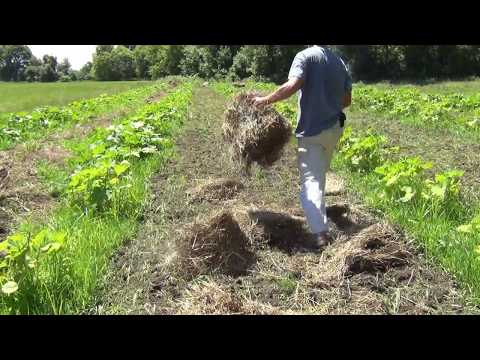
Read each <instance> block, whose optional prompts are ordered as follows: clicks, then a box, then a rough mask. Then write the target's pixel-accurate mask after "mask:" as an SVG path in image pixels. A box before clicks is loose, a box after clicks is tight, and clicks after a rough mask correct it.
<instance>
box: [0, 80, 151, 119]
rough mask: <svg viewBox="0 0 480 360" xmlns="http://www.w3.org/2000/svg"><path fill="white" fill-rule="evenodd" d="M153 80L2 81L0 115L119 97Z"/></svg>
mask: <svg viewBox="0 0 480 360" xmlns="http://www.w3.org/2000/svg"><path fill="white" fill-rule="evenodd" d="M150 83H151V82H150V81H105V82H102V81H75V82H69V83H25V82H22V83H13V82H0V94H1V96H0V114H1V113H5V112H17V111H30V110H33V109H34V108H36V107H38V106H43V105H58V106H61V105H66V104H68V103H69V102H71V101H73V100H78V99H89V98H93V97H96V96H99V95H101V94H116V93H119V92H122V91H126V90H129V89H133V88H136V87H139V86H145V85H148V84H150Z"/></svg>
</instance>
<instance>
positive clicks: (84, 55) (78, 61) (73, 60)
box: [28, 45, 96, 70]
mask: <svg viewBox="0 0 480 360" xmlns="http://www.w3.org/2000/svg"><path fill="white" fill-rule="evenodd" d="M28 47H29V48H30V50H32V53H33V55H35V57H37V58H42V57H43V55H52V56H56V57H57V60H58V62H60V61H62V60H63V59H64V58H68V60H69V61H70V64H72V69H74V70H80V68H81V67H82V66H83V65H85V64H86V63H87V62H89V61H92V55H93V53H94V52H95V47H96V45H28Z"/></svg>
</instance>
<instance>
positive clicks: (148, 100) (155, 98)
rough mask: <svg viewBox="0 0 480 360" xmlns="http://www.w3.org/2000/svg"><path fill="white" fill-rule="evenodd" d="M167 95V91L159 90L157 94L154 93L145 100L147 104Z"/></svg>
mask: <svg viewBox="0 0 480 360" xmlns="http://www.w3.org/2000/svg"><path fill="white" fill-rule="evenodd" d="M164 96H165V93H164V92H163V91H162V92H159V93H157V94H153V95H150V96H149V97H148V98H147V99H146V100H145V102H146V103H147V104H153V103H155V102H157V101H159V100H160V99H161V98H163V97H164Z"/></svg>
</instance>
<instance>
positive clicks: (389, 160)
mask: <svg viewBox="0 0 480 360" xmlns="http://www.w3.org/2000/svg"><path fill="white" fill-rule="evenodd" d="M398 152H399V148H397V147H389V146H388V139H387V138H386V137H385V136H383V135H380V134H378V133H376V132H375V131H372V130H367V131H365V132H364V133H361V134H354V133H353V131H352V128H350V127H347V128H346V129H345V132H344V134H343V136H342V138H341V140H340V142H339V152H338V156H337V157H336V158H335V160H334V167H335V168H336V169H337V170H338V171H339V172H340V173H341V174H342V175H344V176H345V178H346V179H347V180H348V183H349V185H350V187H351V191H352V192H353V193H357V194H361V195H362V196H363V197H364V198H365V199H366V201H367V203H368V205H370V206H372V207H373V208H375V209H377V210H379V211H381V212H382V213H383V214H384V215H385V216H386V217H387V218H389V219H390V220H392V221H393V222H394V223H397V224H399V225H400V226H402V228H403V229H404V230H406V231H407V233H409V234H410V235H411V236H412V237H414V238H415V239H416V240H417V241H418V242H419V243H420V245H421V246H422V247H423V248H424V250H425V252H426V253H427V255H429V256H431V257H433V258H436V259H438V260H439V262H440V263H441V264H442V265H443V266H444V267H445V268H446V269H448V270H449V271H450V272H452V273H453V274H454V275H455V276H456V277H457V279H458V280H460V281H461V282H462V283H463V284H465V286H466V288H468V290H469V291H470V293H471V294H472V295H473V296H474V298H475V300H476V301H479V300H480V283H479V282H478V279H479V276H480V257H479V255H480V221H479V218H480V216H479V214H480V211H479V210H480V206H479V204H475V203H474V200H472V199H469V198H468V197H467V195H465V194H464V193H462V191H461V190H462V189H461V183H460V181H461V178H462V176H463V172H462V171H460V170H457V169H450V170H448V171H444V172H441V173H434V172H433V171H432V169H433V167H434V164H433V163H431V162H425V161H423V160H422V159H421V158H420V157H404V156H399V155H398ZM393 158H396V159H395V160H393ZM359 174H361V176H359Z"/></svg>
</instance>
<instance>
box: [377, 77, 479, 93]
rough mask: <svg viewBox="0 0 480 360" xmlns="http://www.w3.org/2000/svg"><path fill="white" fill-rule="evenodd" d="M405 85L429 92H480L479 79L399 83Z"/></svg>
mask: <svg viewBox="0 0 480 360" xmlns="http://www.w3.org/2000/svg"><path fill="white" fill-rule="evenodd" d="M375 85H376V86H378V87H380V88H382V87H398V86H399V85H395V84H390V83H377V84H375ZM400 86H405V87H415V88H417V89H418V90H420V91H423V92H426V93H429V94H449V93H461V94H464V95H473V94H475V93H478V92H480V80H471V81H440V82H435V83H433V84H428V85H407V84H405V85H400Z"/></svg>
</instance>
